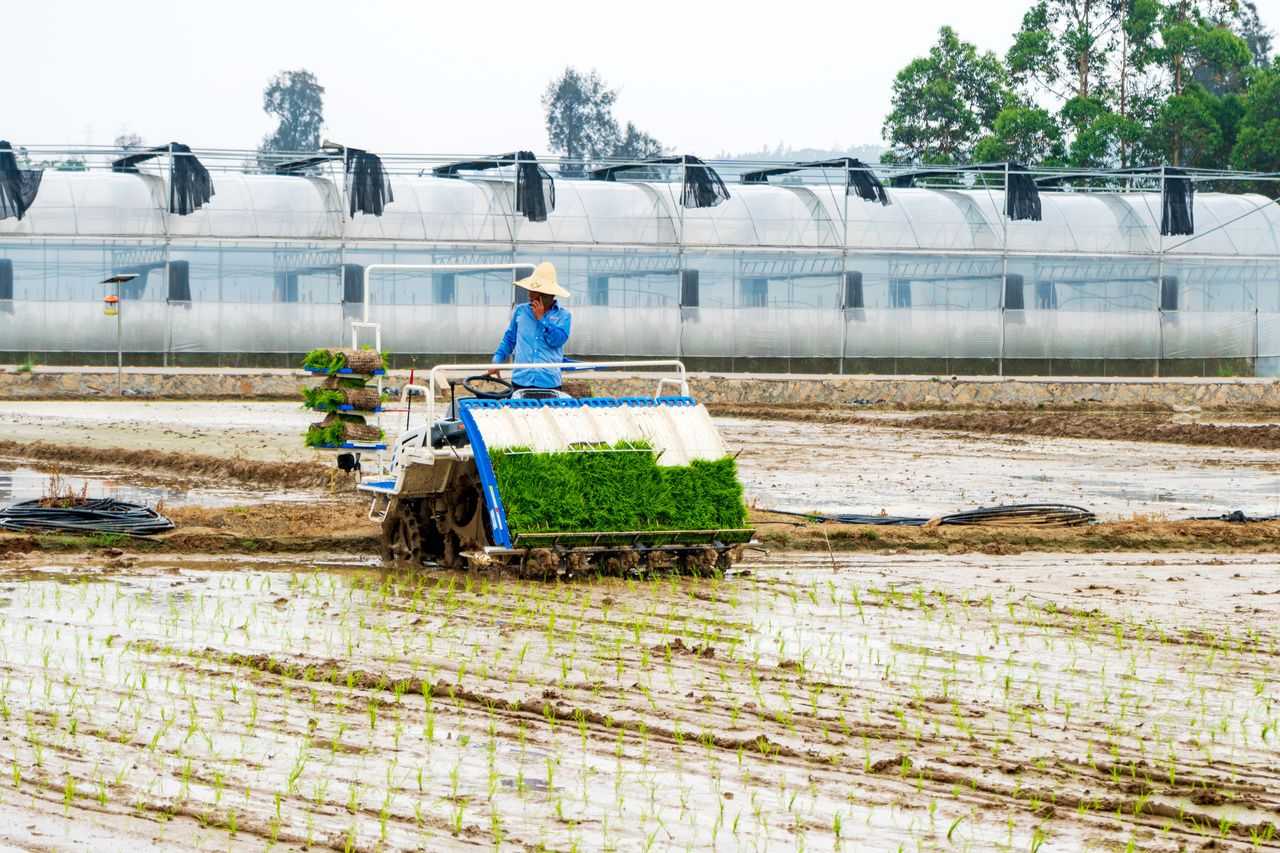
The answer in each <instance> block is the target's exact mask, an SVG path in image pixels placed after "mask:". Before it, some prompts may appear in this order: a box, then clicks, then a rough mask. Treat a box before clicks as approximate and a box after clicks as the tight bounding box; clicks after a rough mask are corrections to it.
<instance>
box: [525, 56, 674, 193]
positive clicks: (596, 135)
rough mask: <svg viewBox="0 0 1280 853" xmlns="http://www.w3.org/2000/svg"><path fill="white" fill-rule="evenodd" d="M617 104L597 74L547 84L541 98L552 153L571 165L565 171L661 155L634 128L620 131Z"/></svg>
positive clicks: (570, 74)
mask: <svg viewBox="0 0 1280 853" xmlns="http://www.w3.org/2000/svg"><path fill="white" fill-rule="evenodd" d="M617 100H618V91H617V90H616V89H611V88H609V86H608V85H607V84H606V83H605V82H604V80H603V79H601V77H600V75H599V74H598V73H597V72H595V71H594V70H593V71H591V72H590V73H589V74H583V73H582V72H580V71H578V70H577V69H575V68H572V67H569V68H566V69H565V70H564V73H563V74H561V75H560V76H559V77H557V78H556V79H554V80H552V81H551V82H550V83H549V84H547V88H546V91H545V92H543V94H542V106H543V108H544V109H545V110H546V111H547V139H548V140H549V141H550V143H551V148H552V149H553V150H555V151H560V152H562V153H563V154H564V155H565V157H566V158H567V159H568V160H569V161H570V162H569V163H566V164H563V165H562V166H561V171H563V172H565V173H566V174H573V173H580V172H581V171H582V169H583V167H584V165H585V163H587V162H589V161H591V160H599V159H601V158H605V157H617V158H620V159H627V160H639V159H643V158H645V157H656V156H657V155H659V154H661V153H662V151H663V146H662V143H661V142H659V141H658V140H657V139H655V138H654V137H652V136H650V135H649V134H647V133H645V132H644V131H642V130H640V129H639V128H638V127H636V126H635V124H634V123H633V122H627V127H626V130H625V131H619V129H618V121H617V119H615V118H614V117H613V105H614V104H615V103H616V102H617Z"/></svg>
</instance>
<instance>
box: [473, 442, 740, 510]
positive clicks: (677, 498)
mask: <svg viewBox="0 0 1280 853" xmlns="http://www.w3.org/2000/svg"><path fill="white" fill-rule="evenodd" d="M491 459H492V462H493V472H494V476H495V477H496V478H497V481H498V491H499V493H500V494H501V495H502V503H503V506H504V507H505V508H506V511H507V523H508V525H510V527H511V529H512V530H515V531H520V532H525V533H534V532H557V533H558V532H565V533H570V532H615V531H630V530H635V531H640V530H729V529H738V528H743V527H745V526H746V522H747V510H746V506H745V505H744V504H743V500H742V484H741V483H740V482H738V468H737V464H736V463H735V462H734V460H733V459H732V458H730V457H727V456H726V457H724V458H723V459H717V460H715V461H706V460H699V459H695V460H694V461H693V462H692V463H691V464H689V465H682V466H663V465H659V464H658V461H657V455H656V454H655V453H654V452H653V447H652V445H650V444H648V443H647V442H627V441H622V442H619V443H617V444H615V445H613V446H611V447H601V448H599V449H597V450H591V451H586V452H571V453H532V452H530V451H528V450H527V449H525V448H514V447H513V448H508V449H504V450H497V451H494V452H493V453H492V454H491Z"/></svg>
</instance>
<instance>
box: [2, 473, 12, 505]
mask: <svg viewBox="0 0 1280 853" xmlns="http://www.w3.org/2000/svg"><path fill="white" fill-rule="evenodd" d="M12 500H13V475H12V474H5V473H0V504H7V503H9V502H10V501H12Z"/></svg>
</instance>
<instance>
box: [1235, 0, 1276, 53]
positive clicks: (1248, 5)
mask: <svg viewBox="0 0 1280 853" xmlns="http://www.w3.org/2000/svg"><path fill="white" fill-rule="evenodd" d="M1236 20H1237V27H1238V28H1237V30H1236V32H1237V33H1238V34H1239V36H1240V37H1241V38H1242V39H1244V41H1245V44H1247V45H1249V52H1250V53H1252V54H1253V64H1254V67H1255V68H1266V67H1267V66H1268V65H1269V64H1270V63H1271V42H1272V36H1271V32H1270V31H1269V30H1268V29H1267V28H1266V27H1265V26H1264V25H1263V23H1262V17H1261V16H1260V15H1259V14H1258V5H1257V4H1256V3H1254V2H1253V0H1243V2H1241V3H1240V9H1239V12H1238V13H1237V15H1236Z"/></svg>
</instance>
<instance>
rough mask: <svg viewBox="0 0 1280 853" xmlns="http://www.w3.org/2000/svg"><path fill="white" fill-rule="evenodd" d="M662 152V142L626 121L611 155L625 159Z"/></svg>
mask: <svg viewBox="0 0 1280 853" xmlns="http://www.w3.org/2000/svg"><path fill="white" fill-rule="evenodd" d="M662 153H663V147H662V143H661V142H659V141H658V140H656V139H654V138H653V137H652V136H650V135H649V134H647V133H645V132H644V131H642V130H640V128H638V127H636V126H635V125H634V124H633V123H632V122H627V129H626V130H624V131H623V132H622V138H621V139H620V140H619V141H618V143H617V145H615V146H614V148H613V156H614V157H618V158H621V159H626V160H643V159H645V158H646V157H659V156H661V155H662Z"/></svg>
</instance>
